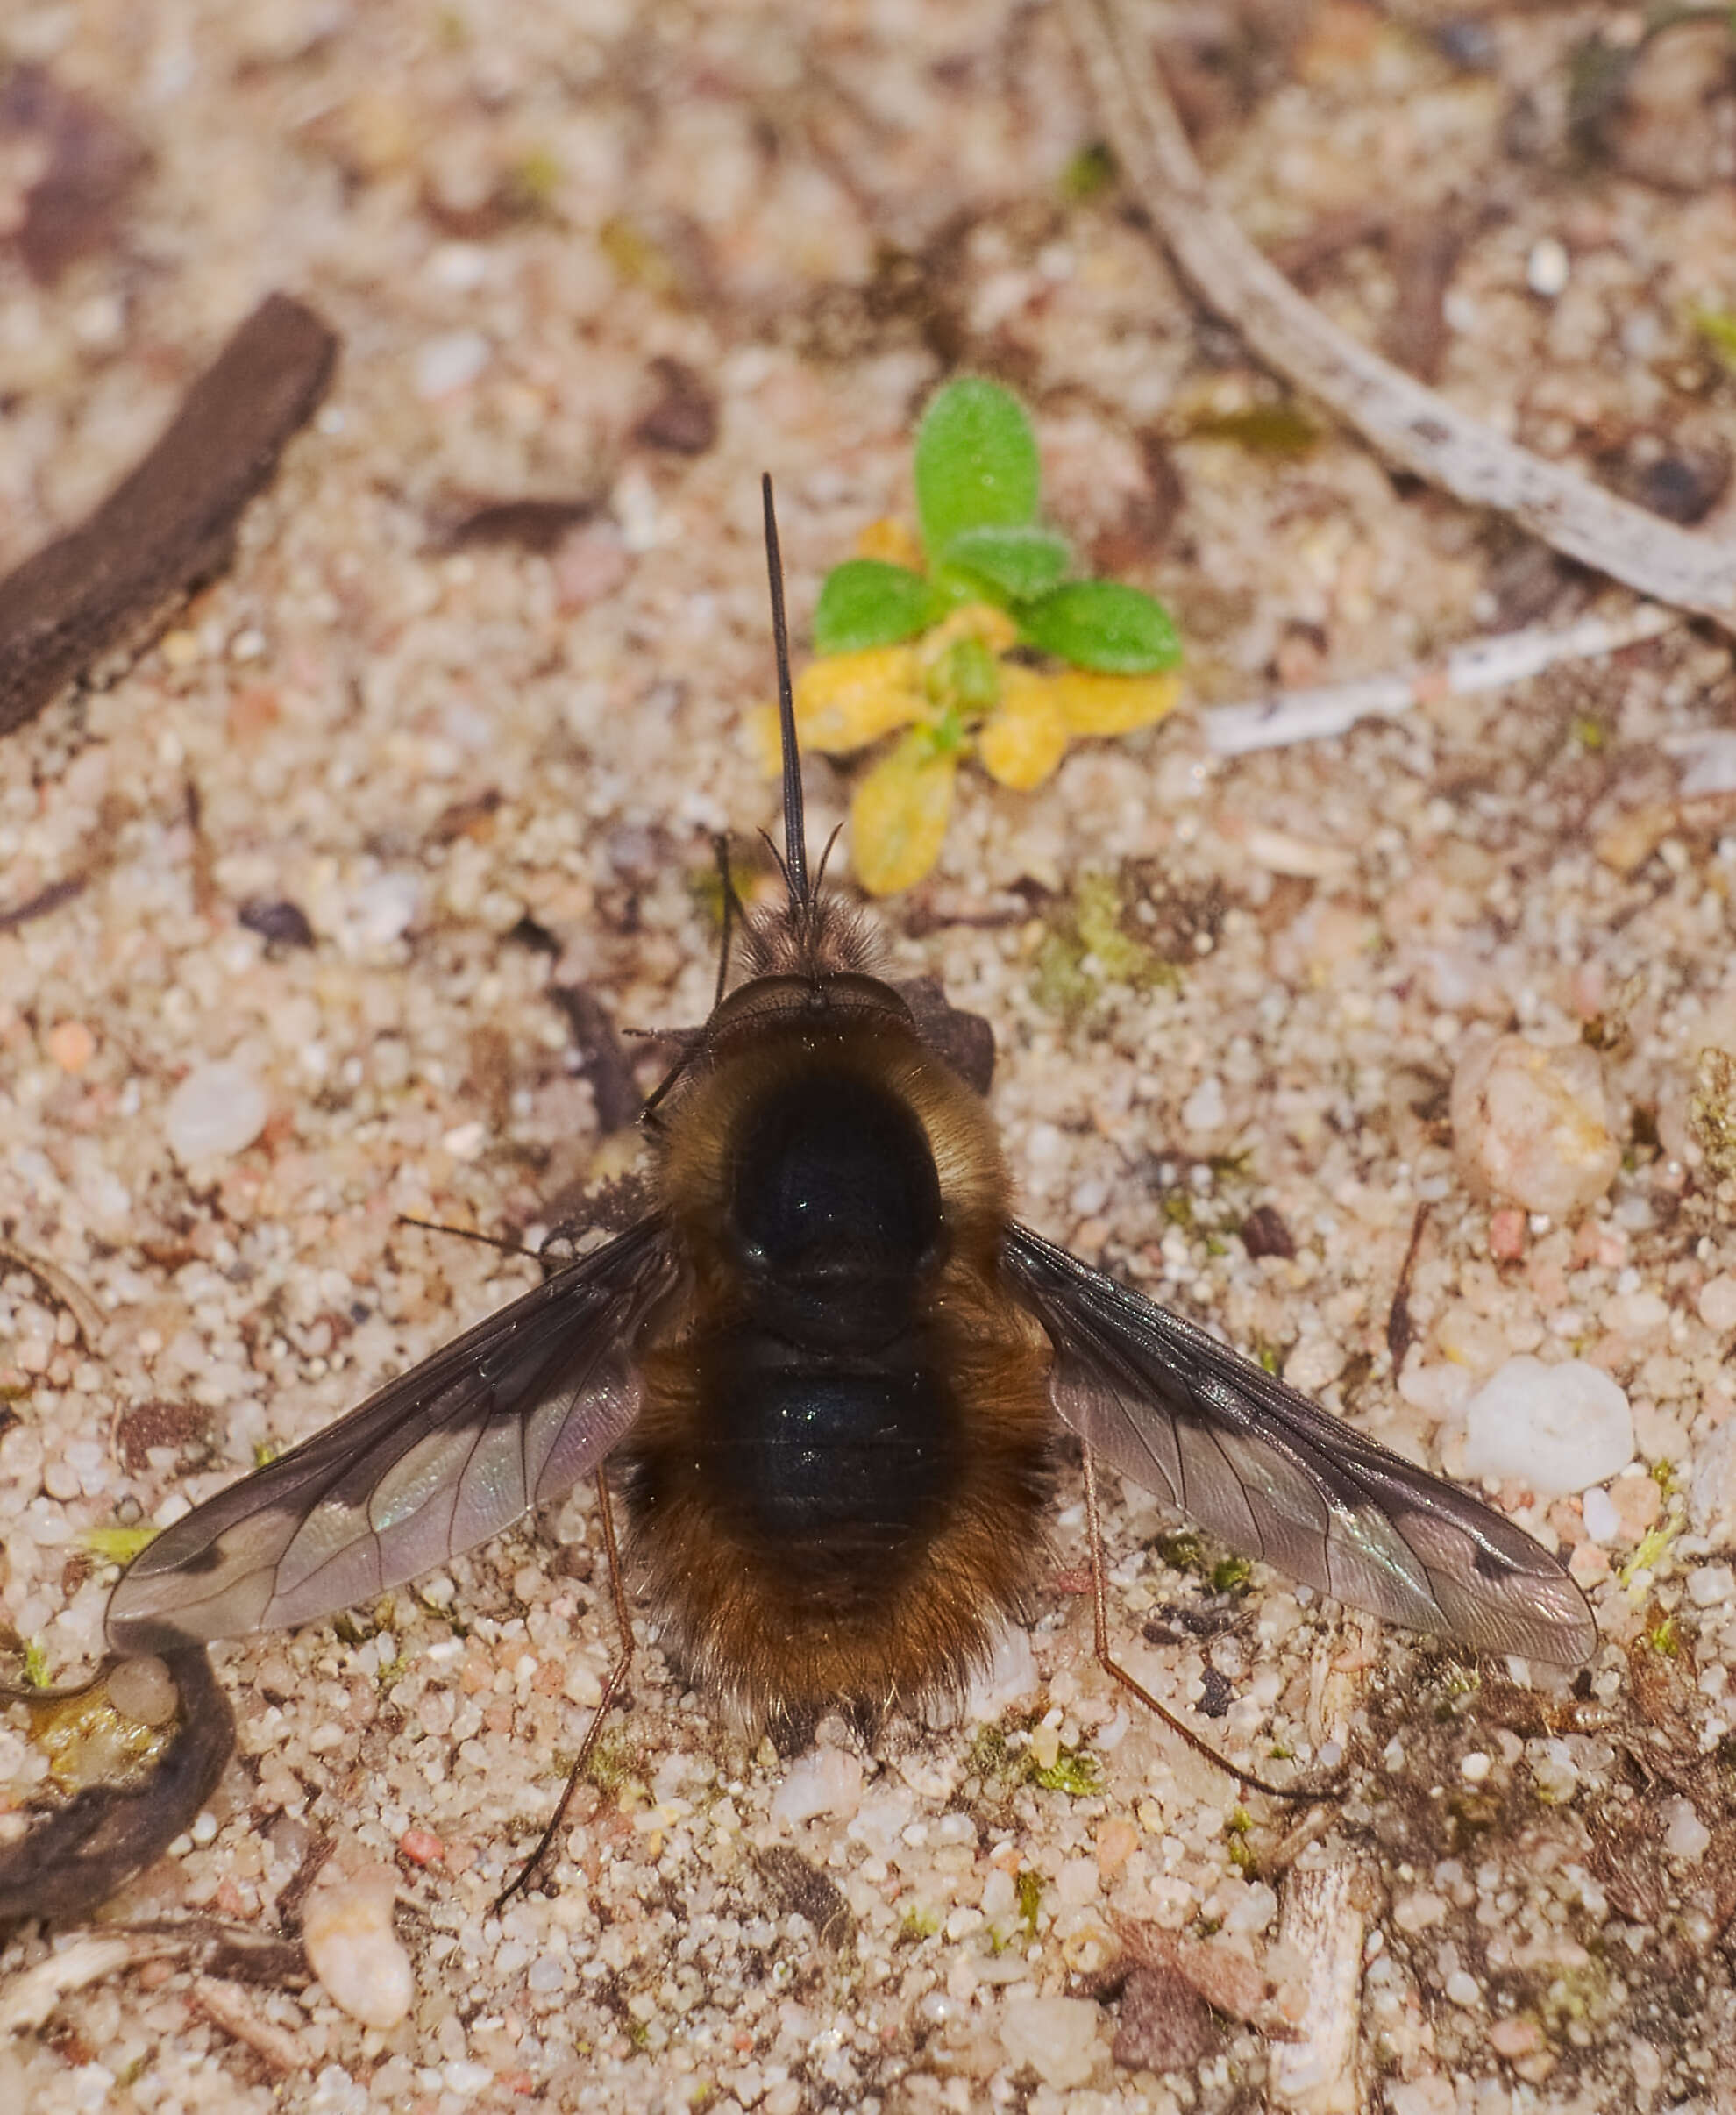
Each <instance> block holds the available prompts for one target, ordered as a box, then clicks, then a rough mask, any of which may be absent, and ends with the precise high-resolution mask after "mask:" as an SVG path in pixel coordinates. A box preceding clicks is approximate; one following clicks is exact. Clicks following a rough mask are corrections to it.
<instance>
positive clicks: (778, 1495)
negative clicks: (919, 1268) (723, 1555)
mask: <svg viewBox="0 0 1736 2115" xmlns="http://www.w3.org/2000/svg"><path fill="white" fill-rule="evenodd" d="M701 1372H702V1373H703V1375H704V1378H703V1380H702V1382H701V1440H700V1445H701V1450H702V1453H703V1455H704V1456H705V1457H706V1459H705V1463H704V1469H705V1470H706V1471H708V1472H709V1474H708V1478H707V1480H708V1486H709V1488H710V1489H711V1490H712V1491H713V1492H714V1493H715V1497H716V1500H717V1502H718V1504H719V1506H720V1507H721V1508H722V1509H723V1510H725V1511H726V1512H727V1513H728V1514H729V1516H730V1521H729V1524H730V1526H731V1528H733V1529H734V1531H735V1533H736V1535H739V1536H740V1537H741V1538H742V1540H743V1541H744V1542H750V1543H752V1544H755V1545H758V1546H762V1547H766V1548H769V1549H775V1550H777V1551H779V1552H781V1553H783V1556H784V1557H785V1558H786V1561H787V1562H788V1563H789V1565H790V1567H791V1577H792V1579H793V1580H795V1579H797V1578H799V1579H800V1581H801V1582H802V1583H803V1584H806V1586H807V1587H808V1589H809V1590H810V1591H813V1592H820V1593H821V1594H822V1598H823V1599H825V1600H826V1601H827V1602H828V1603H829V1604H831V1603H834V1602H836V1601H842V1602H843V1603H846V1604H851V1603H855V1602H857V1601H859V1600H861V1599H865V1598H868V1597H870V1596H872V1594H873V1593H874V1592H877V1591H878V1590H879V1589H880V1588H882V1587H883V1586H884V1584H885V1583H886V1575H887V1573H888V1571H892V1572H896V1571H897V1570H899V1569H900V1566H901V1565H903V1564H904V1563H907V1562H908V1561H909V1559H910V1558H911V1556H913V1555H914V1554H917V1553H920V1552H921V1550H922V1549H926V1547H927V1544H928V1539H929V1538H930V1536H932V1535H934V1534H935V1533H936V1531H937V1529H938V1528H940V1526H941V1525H942V1524H943V1521H944V1520H945V1518H946V1514H947V1509H948V1506H949V1504H950V1501H951V1499H952V1498H953V1496H954V1493H955V1492H956V1490H957V1481H958V1472H959V1462H958V1452H959V1449H958V1420H957V1412H956V1410H955V1408H954V1406H953V1404H952V1402H951V1401H950V1398H949V1397H948V1394H947V1392H946V1390H945V1387H944V1386H943V1384H942V1382H941V1380H940V1378H939V1377H938V1376H937V1374H936V1371H934V1369H933V1367H932V1366H931V1365H930V1364H928V1363H927V1362H925V1361H924V1360H922V1358H921V1356H920V1353H919V1351H918V1349H917V1346H916V1344H915V1343H914V1341H913V1340H909V1339H907V1340H905V1341H904V1342H902V1343H901V1344H900V1345H899V1346H897V1347H895V1348H893V1349H882V1351H881V1352H880V1353H879V1356H877V1357H873V1358H872V1359H857V1360H853V1361H852V1360H850V1358H848V1357H839V1356H838V1355H836V1354H834V1355H832V1356H831V1357H823V1358H822V1357H814V1356H813V1355H811V1354H809V1355H807V1356H801V1357H792V1355H791V1347H790V1346H789V1345H787V1344H786V1343H785V1342H782V1341H781V1340H779V1339H778V1338H776V1337H773V1336H770V1335H765V1334H762V1333H758V1332H749V1331H742V1332H737V1333H736V1334H734V1335H732V1336H731V1337H729V1339H728V1340H726V1341H725V1342H722V1344H719V1345H717V1346H716V1347H715V1349H713V1351H712V1353H711V1355H710V1356H708V1357H702V1358H701Z"/></svg>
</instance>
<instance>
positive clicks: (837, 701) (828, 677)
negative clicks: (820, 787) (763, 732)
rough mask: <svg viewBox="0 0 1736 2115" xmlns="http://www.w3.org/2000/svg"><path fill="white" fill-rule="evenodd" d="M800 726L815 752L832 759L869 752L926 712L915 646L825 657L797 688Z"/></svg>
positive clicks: (804, 672)
mask: <svg viewBox="0 0 1736 2115" xmlns="http://www.w3.org/2000/svg"><path fill="white" fill-rule="evenodd" d="M795 701H796V725H797V727H798V729H799V730H800V734H801V738H802V740H803V741H804V742H805V743H806V744H808V747H809V748H810V749H819V750H823V751H825V752H826V753H827V754H828V755H829V756H836V755H840V754H842V753H843V752H845V751H849V750H852V749H865V748H866V747H867V746H868V744H869V743H870V742H876V741H878V740H879V737H881V736H882V735H883V734H890V733H891V732H892V730H893V728H894V727H903V726H905V725H907V723H909V722H910V721H912V720H914V718H915V717H916V716H917V714H918V713H919V712H921V709H922V704H923V699H922V691H921V676H920V674H919V673H918V670H917V665H916V654H915V650H914V648H913V647H910V646H870V647H867V648H865V649H864V651H863V652H860V653H822V655H820V656H819V658H818V659H815V660H812V661H810V662H809V663H808V666H807V667H806V668H804V669H803V670H802V672H801V675H800V678H799V680H797V683H796V687H795Z"/></svg>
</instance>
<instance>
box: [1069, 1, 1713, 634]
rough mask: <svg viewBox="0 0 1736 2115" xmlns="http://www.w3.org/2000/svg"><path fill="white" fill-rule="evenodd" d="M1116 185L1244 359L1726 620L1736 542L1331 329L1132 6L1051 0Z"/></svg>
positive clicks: (1639, 585)
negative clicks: (1103, 137) (1163, 68)
mask: <svg viewBox="0 0 1736 2115" xmlns="http://www.w3.org/2000/svg"><path fill="white" fill-rule="evenodd" d="M1064 13H1065V15H1066V18H1067V21H1068V24H1069V26H1070V28H1071V32H1072V35H1073V38H1074V39H1075V41H1076V42H1077V44H1078V47H1079V50H1080V53H1081V54H1082V55H1083V57H1084V60H1085V70H1086V73H1087V75H1088V76H1089V78H1090V81H1091V85H1092V94H1093V96H1095V98H1096V102H1097V106H1098V109H1099V111H1100V113H1101V115H1102V118H1103V123H1104V126H1105V129H1106V132H1107V133H1108V137H1109V143H1110V145H1111V146H1113V148H1114V150H1115V156H1116V159H1117V160H1118V161H1119V162H1120V163H1121V169H1122V173H1123V174H1124V176H1125V177H1126V180H1127V182H1128V186H1129V188H1130V189H1131V190H1132V191H1133V192H1134V194H1135V197H1136V199H1137V202H1138V203H1139V204H1140V205H1141V206H1142V208H1143V209H1144V210H1145V211H1146V212H1147V213H1148V214H1149V216H1150V217H1151V221H1152V224H1153V225H1154V226H1155V227H1156V231H1157V233H1158V234H1159V235H1160V236H1161V238H1162V239H1163V244H1164V246H1165V247H1166V248H1167V249H1168V251H1169V253H1170V256H1171V257H1172V258H1173V260H1175V264H1176V267H1177V270H1178V271H1179V272H1180V274H1181V275H1182V277H1183V278H1184V279H1185V280H1186V281H1187V282H1188V284H1189V285H1190V286H1191V287H1192V288H1193V290H1194V292H1195V293H1196V294H1197V295H1198V296H1199V298H1200V300H1201V301H1203V302H1204V303H1206V305H1207V307H1209V308H1211V309H1213V310H1215V311H1216V312H1217V313H1218V315H1220V316H1221V317H1223V318H1224V320H1225V321H1226V322H1227V323H1228V324H1231V325H1232V326H1233V328H1234V329H1235V330H1236V331H1238V332H1239V333H1240V334H1241V336H1242V338H1243V339H1244V340H1245V341H1246V343H1247V345H1248V348H1249V351H1250V352H1252V353H1253V354H1254V355H1255V357H1256V359H1258V360H1261V361H1263V363H1264V364H1265V365H1266V366H1268V367H1271V368H1273V369H1274V370H1275V371H1276V372H1277V373H1278V374H1283V375H1284V376H1285V377H1286V378H1287V379H1288V380H1289V381H1291V382H1293V383H1294V384H1295V385H1296V386H1297V388H1300V389H1306V391H1308V393H1309V394H1310V395H1313V396H1314V397H1315V398H1317V399H1318V400H1319V401H1320V402H1321V403H1322V404H1324V405H1325V406H1327V409H1329V410H1331V411H1332V412H1334V414H1335V415H1336V416H1337V417H1339V418H1341V419H1342V420H1343V421H1344V423H1345V424H1347V425H1348V426H1352V427H1354V428H1355V430H1356V431H1358V432H1359V433H1361V434H1362V437H1363V438H1364V439H1366V440H1367V441H1368V442H1369V444H1370V446H1372V447H1373V448H1374V449H1375V450H1376V451H1377V453H1379V454H1380V455H1381V456H1383V457H1384V459H1386V460H1387V461H1388V462H1391V463H1395V464H1397V465H1398V466H1400V467H1401V468H1404V469H1406V470H1410V471H1412V472H1413V473H1414V474H1416V475H1417V476H1419V477H1421V478H1425V479H1427V481H1428V482H1429V483H1430V484H1432V485H1438V486H1439V487H1440V488H1441V489H1442V490H1443V491H1446V492H1449V493H1451V494H1452V495H1453V496H1454V497H1455V499H1459V500H1462V501H1464V502H1466V503H1467V504H1468V505H1470V506H1474V507H1490V508H1493V509H1495V510H1496V512H1498V513H1500V514H1505V515H1510V516H1512V518H1513V520H1515V521H1517V522H1519V523H1522V524H1523V525H1524V527H1526V529H1528V530H1529V531H1531V532H1532V534H1533V536H1537V537H1540V538H1542V540H1543V541H1544V542H1545V543H1546V544H1548V545H1551V546H1552V547H1553V548H1554V549H1555V550H1556V551H1560V552H1563V553H1565V554H1566V556H1568V557H1569V558H1574V559H1579V560H1580V561H1581V562H1582V563H1583V564H1584V565H1587V566H1592V567H1594V568H1595V569H1596V570H1597V572H1599V573H1607V574H1608V575H1609V576H1610V578H1611V580H1620V581H1622V582H1624V583H1625V584H1626V586H1627V587H1629V588H1633V589H1634V590H1635V591H1636V592H1637V593H1639V594H1640V595H1650V596H1651V597H1653V598H1654V600H1655V601H1657V602H1668V603H1672V604H1673V605H1674V606H1675V607H1676V608H1677V609H1691V610H1693V611H1694V612H1695V613H1696V614H1697V615H1699V616H1709V617H1711V618H1713V619H1715V620H1716V621H1717V622H1718V623H1720V624H1722V625H1724V626H1725V628H1726V629H1727V630H1736V545H1729V544H1724V543H1718V542H1714V541H1713V540H1712V539H1711V538H1708V537H1704V536H1698V535H1696V534H1695V533H1694V532H1693V531H1691V530H1687V529H1679V528H1677V527H1676V524H1675V523H1672V522H1667V521H1664V520H1663V519H1662V518H1661V516H1658V515H1655V514H1649V513H1647V510H1646V509H1644V508H1643V507H1636V506H1634V505H1633V503H1632V502H1630V501H1627V500H1623V499H1618V498H1617V497H1616V496H1615V495H1614V494H1613V493H1611V492H1605V491H1604V489H1603V488H1602V487H1601V486H1598V485H1594V484H1592V483H1591V482H1590V480H1589V479H1587V478H1584V477H1582V476H1581V475H1580V474H1579V473H1578V472H1577V471H1576V470H1571V469H1569V468H1567V467H1566V466H1564V465H1562V464H1560V463H1554V462H1550V461H1548V460H1547V459H1546V458H1545V457H1543V456H1540V455H1533V453H1532V452H1531V451H1530V450H1529V449H1528V448H1521V447H1519V446H1518V445H1516V444H1514V443H1513V442H1512V441H1509V440H1506V439H1505V438H1503V437H1502V436H1501V435H1500V434H1498V433H1497V432H1496V431H1494V430H1493V429H1492V428H1491V427H1489V426H1486V425H1484V424H1483V422H1482V420H1480V419H1476V418H1473V417H1471V416H1470V414H1469V412H1465V411H1462V410H1460V409H1458V407H1457V406H1456V405H1455V404H1453V403H1451V402H1448V399H1447V398H1446V397H1444V396H1442V395H1440V394H1439V393H1438V392H1437V391H1435V390H1434V389H1431V388H1427V385H1426V384H1424V383H1422V382H1419V381H1417V379H1416V377H1415V376H1414V375H1411V374H1405V372H1404V370H1403V369H1402V368H1399V367H1394V366H1393V365H1392V364H1391V361H1390V360H1383V359H1382V358H1381V357H1380V355H1379V354H1378V353H1377V352H1370V349H1369V348H1368V347H1367V346H1366V345H1359V344H1358V343H1357V341H1356V340H1355V338H1351V337H1350V336H1348V333H1347V332H1345V331H1341V330H1340V329H1339V328H1338V327H1337V325H1336V324H1333V323H1331V322H1329V321H1328V320H1327V317H1325V316H1324V315H1322V314H1321V312H1320V310H1319V309H1317V308H1316V307H1315V306H1314V304H1313V303H1312V302H1311V301H1308V300H1307V299H1306V298H1305V297H1304V296H1302V295H1300V294H1298V292H1297V290H1296V288H1294V287H1293V286H1291V283H1290V281H1288V280H1287V279H1285V278H1284V274H1282V273H1281V272H1279V271H1277V269H1276V268H1275V267H1273V265H1272V264H1271V263H1270V261H1269V260H1267V259H1266V258H1264V257H1263V256H1262V255H1261V253H1260V252H1259V251H1258V250H1256V248H1255V246H1254V245H1253V244H1252V243H1251V242H1249V239H1247V237H1246V236H1245V235H1243V233H1242V231H1241V229H1240V228H1238V227H1237V225H1236V224H1235V222H1234V220H1233V219H1232V218H1231V217H1230V216H1229V214H1228V213H1227V212H1226V211H1225V210H1224V209H1223V207H1222V206H1220V204H1219V203H1218V202H1217V200H1216V198H1215V197H1214V196H1213V193H1212V189H1211V186H1210V185H1209V184H1208V183H1207V182H1206V178H1205V175H1204V174H1203V173H1202V171H1201V169H1200V167H1199V163H1198V162H1197V161H1196V160H1194V157H1193V150H1192V147H1191V146H1189V145H1188V140H1187V134H1186V133H1185V132H1184V131H1183V130H1182V125H1181V120H1180V118H1179V117H1177V115H1176V112H1175V109H1174V106H1173V105H1172V104H1171V103H1170V99H1169V96H1168V94H1167V93H1166V91H1165V89H1164V87H1163V76H1162V75H1161V74H1160V72H1159V70H1158V68H1157V64H1156V59H1155V58H1154V57H1153V54H1152V48H1151V39H1150V36H1149V32H1148V31H1147V30H1145V29H1144V28H1142V24H1141V16H1140V10H1139V9H1138V7H1137V6H1136V4H1135V0H1064Z"/></svg>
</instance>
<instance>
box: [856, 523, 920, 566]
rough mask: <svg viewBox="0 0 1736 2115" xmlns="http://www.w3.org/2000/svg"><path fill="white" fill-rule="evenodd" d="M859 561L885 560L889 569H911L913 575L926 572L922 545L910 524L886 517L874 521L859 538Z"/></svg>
mask: <svg viewBox="0 0 1736 2115" xmlns="http://www.w3.org/2000/svg"><path fill="white" fill-rule="evenodd" d="M856 555H857V558H867V559H885V560H886V564H887V565H888V566H908V567H909V568H910V570H911V572H912V573H921V572H923V571H925V570H926V567H925V566H924V564H923V559H922V546H921V544H919V543H918V542H917V540H916V538H915V536H914V533H913V532H912V531H911V529H910V527H909V525H908V523H905V522H900V521H899V520H897V519H896V518H895V517H894V516H892V515H890V514H887V515H883V516H881V517H880V519H879V521H878V522H870V523H869V524H868V526H867V527H866V528H865V529H864V531H862V533H861V535H860V536H858V537H857V539H856Z"/></svg>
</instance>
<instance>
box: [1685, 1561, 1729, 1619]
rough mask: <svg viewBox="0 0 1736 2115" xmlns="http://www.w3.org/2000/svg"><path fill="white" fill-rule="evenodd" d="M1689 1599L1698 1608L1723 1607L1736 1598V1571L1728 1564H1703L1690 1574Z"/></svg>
mask: <svg viewBox="0 0 1736 2115" xmlns="http://www.w3.org/2000/svg"><path fill="white" fill-rule="evenodd" d="M1688 1599H1690V1601H1691V1602H1692V1603H1693V1604H1694V1606H1695V1607H1696V1608H1721V1607H1722V1606H1724V1604H1725V1602H1726V1601H1729V1600H1736V1572H1732V1570H1731V1569H1730V1567H1729V1565H1728V1564H1702V1565H1701V1566H1700V1567H1699V1568H1698V1570H1695V1571H1690V1573H1689V1575H1688Z"/></svg>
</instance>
